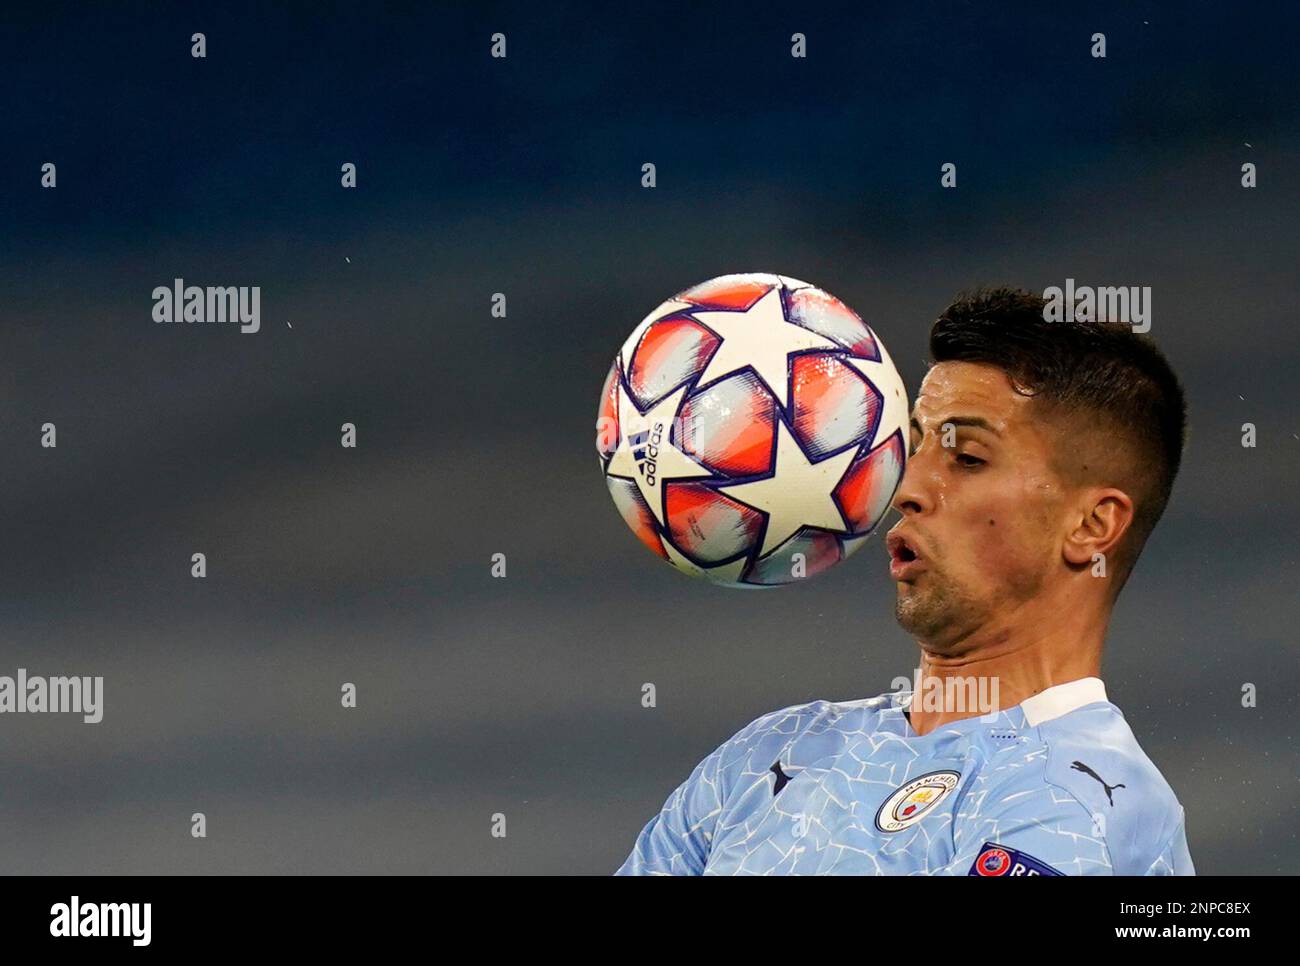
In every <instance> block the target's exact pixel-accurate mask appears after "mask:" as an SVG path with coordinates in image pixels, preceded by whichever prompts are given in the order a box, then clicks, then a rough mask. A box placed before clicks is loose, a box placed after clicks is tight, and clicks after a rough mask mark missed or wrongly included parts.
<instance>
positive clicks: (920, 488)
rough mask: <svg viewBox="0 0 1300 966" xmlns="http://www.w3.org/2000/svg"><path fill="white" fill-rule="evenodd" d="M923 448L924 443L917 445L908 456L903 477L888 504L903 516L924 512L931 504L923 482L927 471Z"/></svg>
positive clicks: (926, 458) (926, 459) (927, 490)
mask: <svg viewBox="0 0 1300 966" xmlns="http://www.w3.org/2000/svg"><path fill="white" fill-rule="evenodd" d="M925 448H926V447H925V446H924V445H923V446H921V447H918V448H917V449H916V451H915V452H913V454H912V455H911V456H909V457H908V459H907V468H906V469H905V470H904V471H903V479H902V480H901V481H900V482H899V484H898V489H897V490H896V491H894V499H893V500H892V501H891V502H890V504H889V505H890V506H891V507H893V508H894V509H895V510H897V511H898V512H899V513H901V514H902V515H903V516H904V517H907V516H911V515H912V514H914V513H925V512H927V511H928V510H930V509H931V507H932V506H933V503H932V502H931V498H930V496H929V489H928V487H927V486H926V482H925V480H926V474H927V472H928V470H927V469H926V466H927V461H928V459H929V457H928V455H927V454H926V453H925V452H924V450H925Z"/></svg>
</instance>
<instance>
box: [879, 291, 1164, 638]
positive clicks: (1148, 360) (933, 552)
mask: <svg viewBox="0 0 1300 966" xmlns="http://www.w3.org/2000/svg"><path fill="white" fill-rule="evenodd" d="M930 354H931V356H932V357H933V359H934V365H933V366H932V368H931V369H930V371H929V373H928V374H927V375H926V377H925V380H924V381H923V383H922V385H921V391H920V394H919V395H918V396H917V399H916V404H915V407H914V408H913V419H912V428H911V434H912V439H911V445H912V450H913V454H912V457H911V459H910V461H909V463H908V466H907V472H906V473H905V475H904V478H903V481H902V483H901V484H900V486H899V489H898V492H897V493H896V494H895V497H894V503H893V505H894V508H895V509H897V510H898V511H899V512H900V513H901V514H902V515H903V520H902V521H901V522H900V523H899V524H898V526H896V527H895V528H894V530H893V531H891V539H890V549H891V554H892V556H893V557H894V567H895V571H896V579H897V580H898V599H897V607H896V611H897V617H898V620H899V622H900V623H901V624H902V625H903V627H904V628H905V629H907V630H908V631H909V632H910V633H912V634H913V635H914V636H916V637H918V638H920V639H921V640H922V641H923V642H926V643H928V644H930V645H931V646H932V647H934V648H936V649H941V650H942V649H945V648H947V647H950V646H956V645H957V644H958V643H959V642H960V641H962V640H964V639H965V638H966V637H967V636H968V635H969V634H970V633H971V632H972V631H974V630H977V629H978V628H980V627H982V626H984V625H985V624H988V623H990V622H992V621H997V620H999V619H1000V618H1005V617H1006V616H1007V615H1010V614H1012V613H1014V612H1015V611H1016V610H1017V609H1019V608H1021V607H1022V606H1023V605H1024V604H1026V603H1027V602H1029V601H1033V600H1040V601H1041V600H1049V601H1056V602H1057V603H1063V602H1065V601H1069V602H1070V603H1071V605H1078V606H1093V604H1090V603H1089V602H1095V606H1100V607H1104V608H1105V610H1106V611H1107V612H1108V611H1109V608H1110V606H1111V604H1113V602H1114V599H1115V597H1116V596H1117V595H1118V593H1119V590H1120V588H1121V587H1122V586H1123V584H1124V581H1125V580H1127V578H1128V575H1129V573H1130V572H1131V570H1132V568H1133V565H1134V563H1135V562H1136V560H1137V557H1138V554H1139V553H1140V552H1141V550H1142V546H1143V544H1145V542H1146V539H1147V537H1148V535H1149V534H1150V533H1151V530H1152V528H1154V527H1155V525H1156V521H1158V520H1159V519H1160V515H1161V513H1162V512H1163V511H1164V508H1165V504H1166V502H1167V501H1168V499H1169V493H1170V489H1171V487H1172V485H1173V481H1174V477H1175V475H1176V474H1177V472H1178V465H1179V462H1180V460H1181V457H1182V449H1183V439H1184V433H1185V422H1186V408H1185V403H1184V400H1183V392H1182V388H1181V386H1180V385H1179V382H1178V378H1177V376H1176V375H1175V374H1174V372H1173V370H1172V369H1171V368H1170V366H1169V363H1168V362H1167V361H1166V359H1165V358H1164V356H1163V355H1162V354H1161V352H1160V350H1159V349H1157V348H1156V346H1155V345H1154V343H1152V342H1151V341H1150V340H1148V339H1146V338H1144V337H1143V336H1140V335H1136V334H1134V333H1133V332H1132V330H1131V329H1130V327H1129V326H1127V325H1124V324H1122V323H1118V322H1112V323H1102V322H1080V321H1073V320H1072V321H1066V322H1048V321H1045V320H1044V318H1043V300H1042V299H1041V298H1040V297H1038V296H1035V295H1032V294H1030V293H1028V292H1023V291H1016V290H1012V289H1005V288H1003V289H992V290H981V291H979V292H975V293H973V294H968V295H963V296H962V297H960V298H959V299H958V300H957V301H956V302H954V303H953V304H952V305H951V306H949V307H948V309H947V310H946V311H944V313H943V314H942V315H941V316H940V317H939V319H938V320H937V321H936V322H935V323H934V327H933V329H932V330H931V333H930ZM1098 554H1100V555H1101V557H1100V558H1098V557H1097V555H1098ZM911 557H915V558H917V559H916V560H915V562H913V563H911V564H909V563H908V559H909V558H911ZM1098 560H1100V561H1101V563H1102V566H1104V572H1105V574H1106V576H1105V577H1104V578H1098V577H1094V576H1093V574H1094V573H1096V572H1098V571H1099V569H1100V568H1099V567H1098V566H1097V562H1098ZM1085 581H1092V583H1084V582H1085Z"/></svg>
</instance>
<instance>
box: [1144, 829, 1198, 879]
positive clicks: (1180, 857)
mask: <svg viewBox="0 0 1300 966" xmlns="http://www.w3.org/2000/svg"><path fill="white" fill-rule="evenodd" d="M1146 874H1147V875H1196V868H1195V867H1194V866H1193V865H1192V856H1191V853H1190V852H1188V850H1187V831H1186V828H1185V827H1184V823H1183V822H1182V821H1180V822H1179V823H1178V828H1176V829H1174V834H1173V835H1172V836H1171V837H1170V839H1169V842H1168V843H1167V844H1166V845H1165V847H1164V848H1163V849H1162V850H1161V851H1160V854H1159V855H1158V856H1156V859H1155V861H1154V862H1152V863H1151V867H1150V868H1148V869H1147V871H1146Z"/></svg>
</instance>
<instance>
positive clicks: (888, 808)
mask: <svg viewBox="0 0 1300 966" xmlns="http://www.w3.org/2000/svg"><path fill="white" fill-rule="evenodd" d="M960 780H961V772H956V771H932V772H930V773H929V774H927V775H922V776H920V777H919V778H913V779H912V780H911V781H910V782H908V783H907V784H906V785H904V786H902V787H901V788H898V789H896V790H895V791H894V793H893V794H892V795H890V796H889V797H888V798H887V799H885V803H884V804H883V805H881V806H880V809H879V811H877V812H876V828H878V829H880V831H882V832H901V831H903V829H905V828H908V827H909V826H911V825H915V824H916V823H917V822H919V821H921V819H923V818H925V816H926V815H928V814H929V813H930V812H932V811H933V810H934V808H935V806H936V805H938V804H939V803H940V802H942V801H943V800H944V799H945V798H947V797H948V795H949V794H950V793H951V792H952V790H953V789H954V788H956V787H957V782H958V781H960Z"/></svg>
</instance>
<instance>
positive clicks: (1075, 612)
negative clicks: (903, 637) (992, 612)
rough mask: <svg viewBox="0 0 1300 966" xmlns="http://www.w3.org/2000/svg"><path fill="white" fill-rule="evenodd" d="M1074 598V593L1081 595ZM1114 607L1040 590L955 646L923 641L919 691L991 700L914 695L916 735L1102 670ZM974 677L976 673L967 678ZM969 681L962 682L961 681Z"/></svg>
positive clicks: (995, 709) (1099, 672) (911, 713)
mask: <svg viewBox="0 0 1300 966" xmlns="http://www.w3.org/2000/svg"><path fill="white" fill-rule="evenodd" d="M1076 600H1077V598H1076ZM1109 617H1110V614H1109V612H1108V611H1107V610H1106V609H1098V608H1096V607H1092V606H1085V607H1083V608H1082V609H1079V604H1078V603H1076V604H1075V606H1074V608H1072V607H1070V606H1069V605H1068V604H1064V603H1063V602H1060V601H1049V600H1047V599H1045V598H1042V597H1038V598H1035V599H1033V600H1030V601H1025V602H1024V603H1022V604H1021V605H1020V606H1019V607H1017V608H1016V609H1014V610H1012V611H1011V612H1009V613H1006V614H1002V615H999V616H998V617H997V618H996V619H995V620H993V621H988V622H986V623H985V624H984V625H982V626H981V627H979V628H977V629H976V630H974V631H972V632H971V633H970V634H968V635H966V636H965V637H964V638H963V639H962V640H961V641H960V644H959V645H958V647H957V648H956V649H954V647H952V646H947V647H944V648H942V649H941V650H940V649H936V648H934V647H932V646H928V645H927V643H926V642H924V641H918V642H917V643H918V644H919V645H920V647H921V666H920V678H919V680H918V681H917V694H918V696H923V697H924V696H926V695H930V696H938V695H948V694H965V695H979V696H980V697H987V698H990V699H991V704H992V705H993V707H970V706H969V702H961V703H959V704H957V705H953V706H950V703H949V702H947V701H944V702H942V706H941V707H936V706H935V704H936V702H935V701H932V700H931V701H925V700H922V701H918V700H913V702H912V708H911V710H910V712H909V718H910V719H911V723H912V730H913V731H915V732H916V733H917V734H918V735H924V734H929V733H930V732H931V731H934V730H935V729H936V728H940V727H942V726H943V725H945V724H948V723H950V722H953V721H960V720H962V719H964V718H973V717H976V716H978V715H981V714H985V713H987V712H989V711H1000V710H1003V709H1006V708H1014V707H1015V706H1016V705H1018V704H1020V703H1021V702H1022V701H1024V700H1025V699H1026V698H1032V697H1033V696H1034V695H1036V694H1039V693H1041V692H1043V691H1046V690H1047V689H1048V688H1050V687H1055V686H1056V685H1058V684H1066V683H1068V682H1070V681H1077V680H1078V679H1079V678H1087V677H1100V676H1101V649H1102V643H1103V641H1104V640H1105V635H1106V624H1107V622H1108V620H1109ZM966 679H973V680H966ZM963 682H964V683H965V684H966V687H964V688H963V687H961V686H960V685H961V684H962V683H963Z"/></svg>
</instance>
